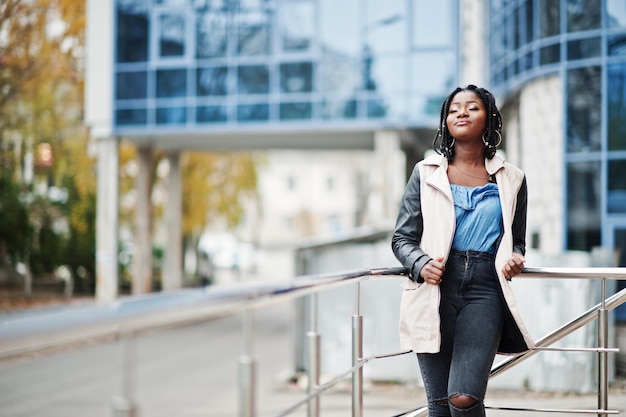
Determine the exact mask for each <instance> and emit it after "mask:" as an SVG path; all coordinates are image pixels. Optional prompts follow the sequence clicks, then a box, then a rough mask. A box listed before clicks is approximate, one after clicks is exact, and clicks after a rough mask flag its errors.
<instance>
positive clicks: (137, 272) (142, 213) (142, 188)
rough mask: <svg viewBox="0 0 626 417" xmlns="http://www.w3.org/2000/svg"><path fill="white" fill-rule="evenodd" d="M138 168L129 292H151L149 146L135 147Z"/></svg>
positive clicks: (152, 159)
mask: <svg viewBox="0 0 626 417" xmlns="http://www.w3.org/2000/svg"><path fill="white" fill-rule="evenodd" d="M137 164H138V166H139V169H138V174H137V178H136V180H135V187H136V192H137V202H136V205H135V236H134V237H135V241H134V251H133V266H132V293H133V294H145V293H149V292H151V291H152V204H151V196H152V177H153V170H154V152H153V149H152V146H150V145H138V146H137Z"/></svg>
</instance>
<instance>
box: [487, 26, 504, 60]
mask: <svg viewBox="0 0 626 417" xmlns="http://www.w3.org/2000/svg"><path fill="white" fill-rule="evenodd" d="M505 31H506V26H505V25H504V23H503V22H496V23H495V26H494V29H493V32H492V33H491V36H490V37H489V41H490V43H491V56H492V58H493V59H494V60H498V59H499V58H500V57H502V56H503V55H505V54H506V45H505V44H504V38H505Z"/></svg>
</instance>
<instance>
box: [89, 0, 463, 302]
mask: <svg viewBox="0 0 626 417" xmlns="http://www.w3.org/2000/svg"><path fill="white" fill-rule="evenodd" d="M458 6H459V0H442V1H437V2H433V1H430V0H410V1H408V0H387V1H378V0H366V1H362V0H342V1H335V0H90V1H88V22H87V50H88V54H87V56H88V60H87V85H86V106H87V112H86V122H87V124H88V125H89V127H90V129H91V133H92V135H93V137H94V138H95V139H96V143H97V144H98V156H99V160H100V165H99V176H98V181H99V196H100V199H99V206H98V208H99V210H98V213H99V214H98V219H99V222H98V238H97V242H98V243H97V245H98V253H97V262H96V263H97V271H98V272H97V276H98V283H99V284H98V285H97V288H98V293H99V298H102V299H111V298H114V297H115V294H116V291H115V285H116V282H117V277H116V274H117V272H116V268H115V262H114V260H115V259H116V253H117V222H116V218H117V217H116V213H117V198H118V197H117V176H116V172H117V165H116V160H117V146H118V141H119V140H127V141H131V142H134V143H135V144H137V146H138V148H139V159H140V160H139V166H140V170H139V171H140V174H139V179H138V181H137V184H138V195H139V196H140V197H139V199H138V207H137V208H138V213H139V215H138V216H137V228H136V229H137V230H136V238H137V239H138V240H139V241H138V242H137V243H138V244H137V245H135V248H136V249H137V250H139V248H142V247H146V246H147V247H148V248H149V244H150V235H149V222H147V221H146V219H148V218H149V208H148V207H147V203H145V202H146V201H147V198H142V197H141V196H146V185H145V184H147V183H148V182H149V181H148V180H147V178H146V176H147V175H149V174H148V172H149V170H148V167H149V166H150V158H151V156H152V154H153V153H154V151H155V150H157V149H158V150H162V151H164V152H166V154H167V155H168V159H169V165H170V167H171V168H172V169H171V170H170V174H169V175H170V179H169V184H170V187H169V190H168V194H169V195H170V203H169V204H168V205H167V213H166V214H165V216H166V222H165V224H166V225H167V234H168V236H169V238H168V239H167V241H168V242H175V243H171V244H172V245H173V246H178V241H179V239H177V236H178V235H180V215H181V209H180V202H181V199H182V198H183V196H181V195H180V172H179V160H178V158H179V154H180V152H182V151H185V150H193V149H204V150H224V149H226V150H238V149H244V150H257V149H300V150H306V149H314V150H350V149H354V150H366V151H370V152H372V154H373V155H374V154H375V155H377V156H376V157H374V156H373V157H372V163H371V164H370V166H365V168H363V169H365V170H367V171H368V176H369V177H371V178H373V179H374V180H375V181H376V182H378V183H379V184H377V186H376V187H375V188H376V189H377V190H378V192H379V195H378V196H377V197H376V198H370V200H371V201H375V200H377V201H382V203H381V204H379V205H378V206H379V207H382V208H386V210H387V212H386V213H385V212H383V213H380V214H379V213H376V216H370V217H376V218H379V219H380V220H386V218H389V217H392V216H394V215H395V207H394V203H395V202H397V201H398V198H399V197H398V194H399V192H401V190H402V188H403V180H404V175H403V173H404V171H405V167H404V163H403V162H398V158H397V157H396V155H397V152H398V150H399V149H403V150H404V151H405V152H406V153H407V154H408V155H410V158H409V159H411V160H415V159H417V158H419V157H420V155H422V154H423V151H424V150H425V149H427V148H428V147H429V146H430V142H431V140H432V137H433V133H434V129H433V128H434V126H436V125H437V122H438V116H439V106H440V103H441V100H442V98H443V97H444V96H445V95H446V94H447V93H448V91H449V90H450V89H451V88H453V86H456V85H457V84H458V82H459V53H458V33H459V25H458V22H459V13H458ZM381 156H383V157H385V158H384V159H381ZM315 162H316V161H315V160H314V159H312V160H310V162H309V163H307V164H303V166H302V169H303V171H304V170H305V169H306V168H307V165H310V166H312V165H313V164H315ZM343 165H344V166H346V164H343ZM142 172H143V174H142ZM312 172H313V173H314V172H315V170H312ZM312 175H317V174H312ZM381 181H387V182H386V183H380V182H381ZM363 189H368V187H363ZM354 196H355V197H354V198H357V196H358V198H363V196H359V193H356V192H355V193H354ZM341 197H342V198H346V197H347V195H346V194H345V193H344V194H342V196H341ZM365 200H367V198H365ZM142 201H143V202H144V203H142ZM337 201H338V200H337V199H335V200H332V201H330V200H329V202H330V203H335V202H337ZM317 203H319V202H317ZM345 206H346V207H354V210H357V211H358V210H363V207H365V206H360V207H356V205H355V204H354V202H351V203H350V204H346V205H345ZM372 206H373V205H370V207H372ZM298 210H301V208H298ZM323 211H324V210H322V212H323ZM327 211H328V210H327ZM296 214H297V213H294V218H296V216H295V215H296ZM353 214H354V215H353V216H350V215H346V214H345V213H330V212H327V213H326V214H325V216H326V218H327V219H328V221H327V222H325V224H326V225H328V224H329V222H338V221H339V222H345V221H346V220H344V219H349V218H350V219H354V218H359V216H360V218H366V217H367V213H353ZM354 225H355V224H350V223H347V224H344V225H343V226H342V227H344V228H345V227H349V226H354ZM338 226H341V225H338ZM273 230H276V228H273ZM165 253H166V257H167V258H166V259H165V264H164V269H165V270H164V274H163V276H164V277H167V279H168V280H170V281H169V282H164V283H163V286H164V288H174V287H176V286H178V285H180V274H181V273H180V271H181V269H182V265H181V264H182V261H181V257H182V254H181V253H180V250H179V249H177V248H176V247H172V248H168V249H167V250H166V251H165ZM135 256H136V257H138V258H139V261H138V262H137V265H139V266H141V265H149V262H148V261H147V259H148V258H149V257H150V251H149V250H144V251H143V252H139V253H137V252H136V253H135ZM143 258H145V259H144V260H145V262H142V261H141V259H143ZM135 273H136V274H139V275H149V273H150V271H149V270H147V269H145V268H144V269H143V270H137V271H135Z"/></svg>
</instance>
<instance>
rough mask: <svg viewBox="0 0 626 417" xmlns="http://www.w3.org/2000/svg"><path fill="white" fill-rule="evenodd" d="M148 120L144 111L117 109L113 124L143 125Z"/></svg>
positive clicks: (142, 109)
mask: <svg viewBox="0 0 626 417" xmlns="http://www.w3.org/2000/svg"><path fill="white" fill-rule="evenodd" d="M147 120H148V112H147V111H146V109H144V108H141V109H119V110H117V111H116V112H115V124H116V125H118V126H125V125H145V124H146V122H147Z"/></svg>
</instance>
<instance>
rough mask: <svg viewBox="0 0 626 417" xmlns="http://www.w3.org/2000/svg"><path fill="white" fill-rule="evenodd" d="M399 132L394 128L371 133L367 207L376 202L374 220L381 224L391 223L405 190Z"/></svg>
mask: <svg viewBox="0 0 626 417" xmlns="http://www.w3.org/2000/svg"><path fill="white" fill-rule="evenodd" d="M400 145H401V140H400V134H399V133H398V132H397V131H393V130H379V131H376V132H375V133H374V152H375V162H374V168H373V169H375V170H376V171H377V172H376V175H374V176H373V181H374V184H373V187H372V188H373V190H375V192H374V193H373V194H371V196H370V198H371V199H373V200H374V201H370V206H372V207H373V206H374V205H375V204H376V203H375V201H377V202H378V205H379V206H378V210H377V211H378V212H377V213H372V214H373V215H374V216H373V217H371V218H373V219H377V221H379V222H381V223H382V224H383V225H393V224H394V222H395V220H396V216H397V215H398V204H399V201H400V200H401V198H402V194H403V192H404V186H405V180H404V172H405V163H406V162H405V157H404V154H403V152H402V149H401V146H400Z"/></svg>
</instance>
